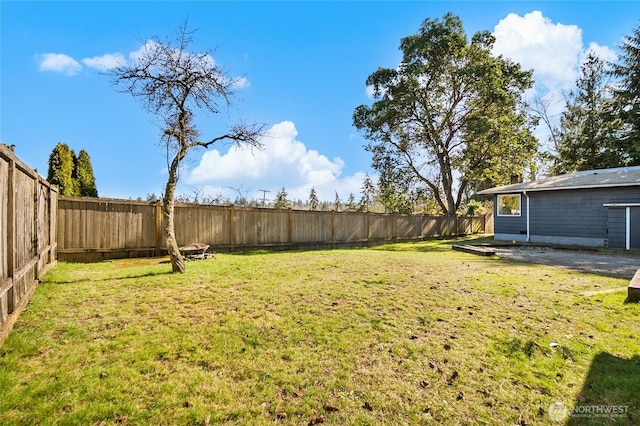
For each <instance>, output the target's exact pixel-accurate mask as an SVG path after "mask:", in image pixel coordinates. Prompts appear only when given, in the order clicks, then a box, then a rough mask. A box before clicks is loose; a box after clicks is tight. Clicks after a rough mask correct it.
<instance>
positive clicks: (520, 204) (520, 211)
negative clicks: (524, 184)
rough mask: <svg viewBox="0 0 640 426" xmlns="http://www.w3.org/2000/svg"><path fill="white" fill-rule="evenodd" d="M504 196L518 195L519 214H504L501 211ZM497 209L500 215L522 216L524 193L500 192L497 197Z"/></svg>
mask: <svg viewBox="0 0 640 426" xmlns="http://www.w3.org/2000/svg"><path fill="white" fill-rule="evenodd" d="M503 197H518V207H519V209H518V212H517V214H502V213H500V204H502V203H501V202H500V201H501V200H500V199H501V198H503ZM496 204H497V205H496V211H497V212H498V216H500V217H521V216H522V194H498V197H497V199H496Z"/></svg>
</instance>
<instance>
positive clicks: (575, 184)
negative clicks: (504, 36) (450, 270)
mask: <svg viewBox="0 0 640 426" xmlns="http://www.w3.org/2000/svg"><path fill="white" fill-rule="evenodd" d="M479 194H483V195H492V196H493V205H494V213H493V219H494V234H495V236H494V238H495V239H496V240H515V241H527V242H539V243H555V244H572V245H579V246H592V247H615V248H622V249H626V250H640V167H624V168H617V169H602V170H588V171H584V172H575V173H569V174H566V175H561V176H553V177H550V178H546V179H540V180H536V181H532V182H525V183H516V184H513V185H506V186H499V187H495V188H491V189H486V190H484V191H480V192H479Z"/></svg>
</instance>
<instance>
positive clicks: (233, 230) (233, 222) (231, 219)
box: [229, 204, 236, 253]
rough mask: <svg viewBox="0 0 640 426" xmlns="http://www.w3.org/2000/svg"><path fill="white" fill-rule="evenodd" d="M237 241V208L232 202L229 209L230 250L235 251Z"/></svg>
mask: <svg viewBox="0 0 640 426" xmlns="http://www.w3.org/2000/svg"><path fill="white" fill-rule="evenodd" d="M235 242H236V208H235V207H234V205H233V204H231V208H230V209H229V250H230V251H231V252H232V253H233V251H234V250H235Z"/></svg>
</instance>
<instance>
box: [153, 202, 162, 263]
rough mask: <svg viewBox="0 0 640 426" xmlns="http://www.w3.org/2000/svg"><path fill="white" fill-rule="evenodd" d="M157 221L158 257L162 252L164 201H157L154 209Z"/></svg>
mask: <svg viewBox="0 0 640 426" xmlns="http://www.w3.org/2000/svg"><path fill="white" fill-rule="evenodd" d="M153 214H154V219H155V237H156V256H160V253H161V252H162V200H157V201H156V204H155V206H154V209H153Z"/></svg>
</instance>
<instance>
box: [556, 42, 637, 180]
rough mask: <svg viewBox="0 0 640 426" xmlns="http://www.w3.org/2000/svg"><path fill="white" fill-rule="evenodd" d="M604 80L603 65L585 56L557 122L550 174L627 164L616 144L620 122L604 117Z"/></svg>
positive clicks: (607, 103)
mask: <svg viewBox="0 0 640 426" xmlns="http://www.w3.org/2000/svg"><path fill="white" fill-rule="evenodd" d="M606 77H607V73H606V70H605V68H604V62H603V61H602V60H601V59H599V58H598V57H597V56H596V55H595V54H593V53H589V54H588V56H587V58H586V60H585V62H584V63H583V64H582V73H581V75H580V77H579V78H578V80H577V81H576V89H575V90H573V91H571V92H570V93H569V95H568V97H567V105H566V109H565V111H564V112H563V113H562V117H561V119H560V130H559V135H558V145H557V151H558V158H557V159H556V163H555V165H554V166H553V167H552V171H553V172H554V173H556V174H562V173H566V172H574V171H579V170H592V169H606V168H610V167H620V166H624V165H626V164H627V163H628V157H627V155H626V154H625V152H624V151H623V150H621V149H620V146H619V144H618V143H616V135H617V134H618V133H619V131H620V127H619V123H620V122H619V121H618V120H611V118H610V117H609V115H608V113H607V111H608V110H609V108H610V104H611V90H610V85H609V84H608V81H607V79H606Z"/></svg>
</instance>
